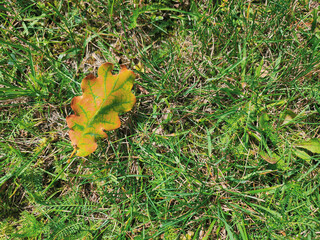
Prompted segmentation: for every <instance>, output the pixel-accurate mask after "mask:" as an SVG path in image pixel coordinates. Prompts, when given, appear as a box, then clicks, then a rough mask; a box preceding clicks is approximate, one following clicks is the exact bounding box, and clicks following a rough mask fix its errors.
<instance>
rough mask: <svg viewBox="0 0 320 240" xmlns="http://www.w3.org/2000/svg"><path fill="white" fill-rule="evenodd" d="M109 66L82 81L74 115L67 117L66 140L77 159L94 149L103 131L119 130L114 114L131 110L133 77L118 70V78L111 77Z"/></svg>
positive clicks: (74, 106) (73, 106)
mask: <svg viewBox="0 0 320 240" xmlns="http://www.w3.org/2000/svg"><path fill="white" fill-rule="evenodd" d="M112 69H113V64H112V63H104V64H102V65H101V66H100V67H99V69H98V77H95V76H94V75H93V74H90V75H88V76H87V77H85V78H84V79H83V80H82V83H81V89H82V92H83V94H82V96H77V97H74V98H73V99H72V101H71V108H72V109H73V111H74V112H75V114H73V115H70V116H68V117H67V124H68V127H69V128H71V130H70V131H69V136H70V139H71V142H72V144H73V146H74V147H75V148H76V149H77V156H82V157H85V156H87V155H89V154H91V153H92V152H94V151H95V150H96V149H97V143H96V139H97V138H106V137H107V134H106V131H111V130H114V129H116V128H119V127H120V125H121V123H120V119H119V116H118V114H119V113H123V112H128V111H130V110H131V108H132V107H133V105H134V104H135V102H136V97H135V96H134V94H133V93H132V92H131V89H132V86H133V82H134V79H135V74H134V73H133V72H132V71H130V70H128V69H127V68H126V67H125V66H121V70H120V72H119V74H118V75H113V74H112V73H111V71H112Z"/></svg>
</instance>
